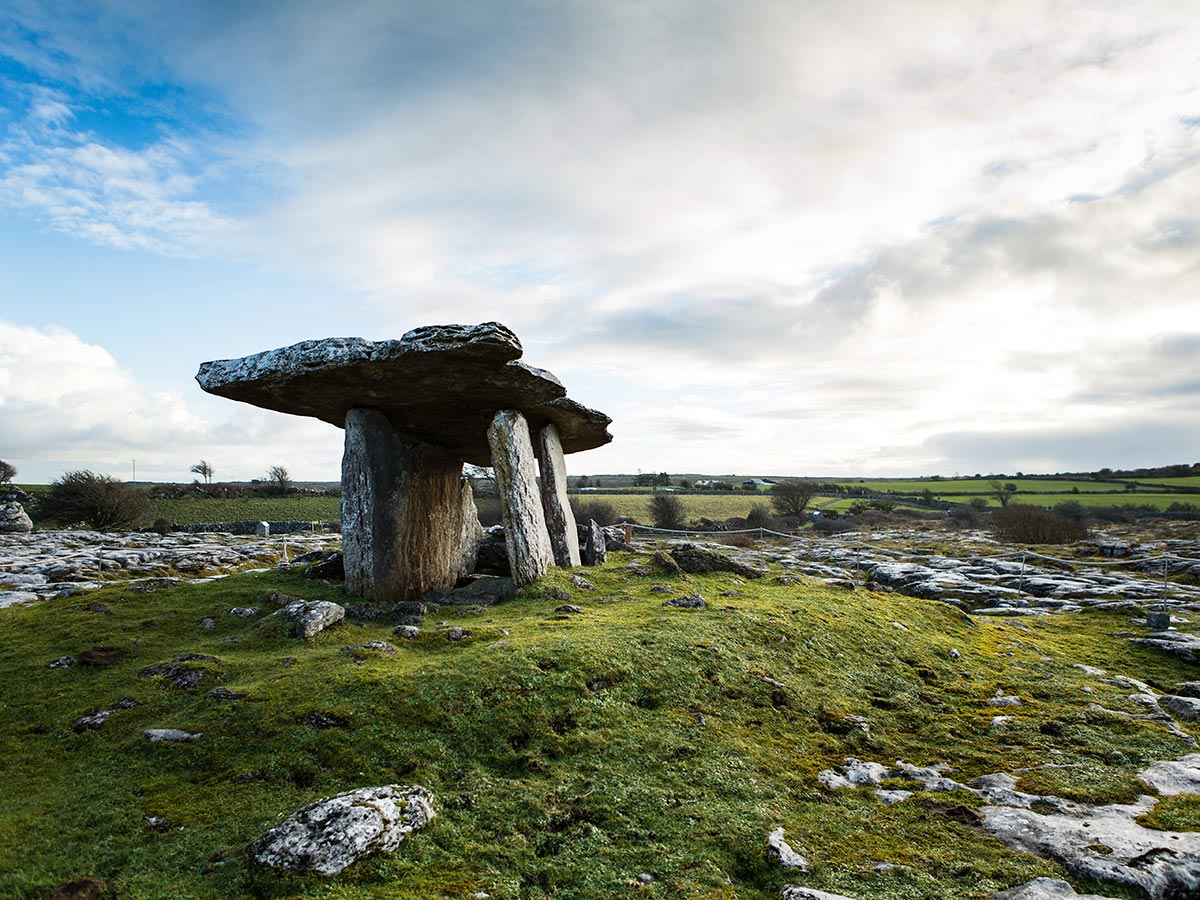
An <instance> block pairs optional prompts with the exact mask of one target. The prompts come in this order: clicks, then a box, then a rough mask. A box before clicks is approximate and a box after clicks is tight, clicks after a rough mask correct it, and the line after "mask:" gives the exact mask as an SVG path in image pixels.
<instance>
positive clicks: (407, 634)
mask: <svg viewBox="0 0 1200 900" xmlns="http://www.w3.org/2000/svg"><path fill="white" fill-rule="evenodd" d="M392 634H394V635H396V637H402V638H404V639H405V640H408V641H412V640H416V639H417V638H419V637H420V636H421V629H420V628H418V627H417V626H416V625H397V626H396V627H395V628H393V629H392Z"/></svg>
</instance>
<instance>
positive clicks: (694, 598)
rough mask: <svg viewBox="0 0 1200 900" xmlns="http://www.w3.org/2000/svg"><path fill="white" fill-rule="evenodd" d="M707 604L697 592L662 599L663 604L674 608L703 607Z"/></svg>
mask: <svg viewBox="0 0 1200 900" xmlns="http://www.w3.org/2000/svg"><path fill="white" fill-rule="evenodd" d="M707 605H708V604H707V603H705V600H704V598H703V597H701V596H700V595H699V594H686V595H684V596H683V597H674V598H672V599H670V600H664V601H663V606H671V607H674V608H676V609H704V607H705V606H707Z"/></svg>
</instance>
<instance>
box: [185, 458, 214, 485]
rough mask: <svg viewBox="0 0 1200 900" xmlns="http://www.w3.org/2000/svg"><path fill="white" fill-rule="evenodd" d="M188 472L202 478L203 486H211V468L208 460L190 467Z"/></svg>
mask: <svg viewBox="0 0 1200 900" xmlns="http://www.w3.org/2000/svg"><path fill="white" fill-rule="evenodd" d="M190 471H192V472H195V473H196V474H197V475H199V476H200V477H201V478H203V479H204V483H205V484H212V477H213V467H212V465H211V464H210V463H209V462H208V460H205V459H202V460H200V462H198V463H196V464H195V465H194V466H192V468H191V469H190Z"/></svg>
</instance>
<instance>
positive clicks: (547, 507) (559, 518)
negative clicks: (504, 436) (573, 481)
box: [534, 423, 580, 569]
mask: <svg viewBox="0 0 1200 900" xmlns="http://www.w3.org/2000/svg"><path fill="white" fill-rule="evenodd" d="M534 450H535V451H536V453H537V458H538V468H539V471H540V472H541V476H542V477H541V479H540V481H539V485H540V487H541V491H542V511H543V512H544V513H545V516H546V530H547V531H548V532H549V535H550V546H551V548H552V549H553V551H554V564H555V565H557V566H561V567H562V568H564V569H569V568H572V567H574V566H578V565H580V558H579V535H578V533H577V532H576V529H575V514H574V513H573V512H572V511H571V503H570V501H569V500H568V499H567V464H566V459H565V457H564V456H563V446H562V440H560V438H559V436H558V429H557V428H556V427H555V426H554V424H553V423H550V424H548V425H546V426H544V427H543V428H542V429H541V431H539V432H538V436H537V443H536V444H535V446H534Z"/></svg>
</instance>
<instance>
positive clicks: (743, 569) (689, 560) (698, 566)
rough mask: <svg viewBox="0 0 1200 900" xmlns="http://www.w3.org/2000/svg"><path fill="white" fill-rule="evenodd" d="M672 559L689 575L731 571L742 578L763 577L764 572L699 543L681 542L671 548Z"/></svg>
mask: <svg viewBox="0 0 1200 900" xmlns="http://www.w3.org/2000/svg"><path fill="white" fill-rule="evenodd" d="M670 555H671V559H673V560H674V561H675V564H676V565H677V566H679V568H680V569H681V570H682V571H684V572H686V573H688V574H689V575H707V574H709V573H710V572H729V573H731V574H734V575H740V576H741V577H742V578H762V576H763V573H762V572H761V571H760V570H758V569H755V568H753V567H751V566H747V565H745V564H743V563H740V562H738V561H737V560H734V559H730V558H729V557H728V556H726V555H725V554H723V553H718V552H717V551H715V550H708V549H706V548H704V547H701V546H699V545H697V544H680V545H679V546H678V547H674V548H672V550H671V554H670Z"/></svg>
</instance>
